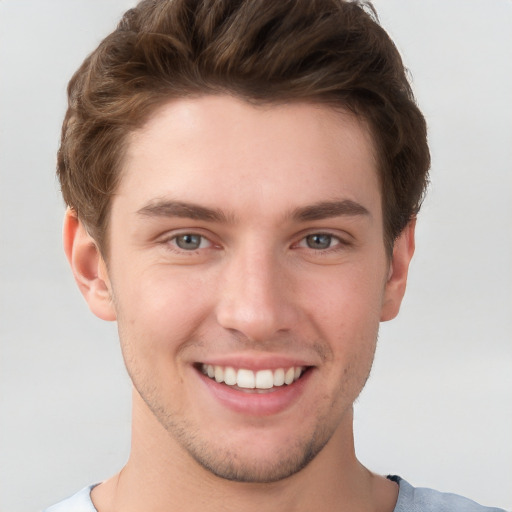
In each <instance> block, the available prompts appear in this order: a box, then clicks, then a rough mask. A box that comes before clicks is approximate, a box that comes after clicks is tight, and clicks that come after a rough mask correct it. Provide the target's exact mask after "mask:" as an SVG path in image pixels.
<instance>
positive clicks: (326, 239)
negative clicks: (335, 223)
mask: <svg viewBox="0 0 512 512" xmlns="http://www.w3.org/2000/svg"><path fill="white" fill-rule="evenodd" d="M307 244H308V247H309V248H311V249H328V248H329V247H330V245H331V235H309V236H308V237H307Z"/></svg>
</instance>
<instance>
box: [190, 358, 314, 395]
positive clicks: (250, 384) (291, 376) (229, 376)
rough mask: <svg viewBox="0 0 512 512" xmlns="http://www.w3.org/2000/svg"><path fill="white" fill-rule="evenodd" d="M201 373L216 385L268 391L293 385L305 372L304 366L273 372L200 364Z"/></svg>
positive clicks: (279, 369) (278, 369)
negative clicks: (221, 384) (222, 384)
mask: <svg viewBox="0 0 512 512" xmlns="http://www.w3.org/2000/svg"><path fill="white" fill-rule="evenodd" d="M200 369H201V372H202V373H203V374H204V375H206V376H207V377H209V378H210V379H212V380H215V381H216V382H218V383H224V384H226V385H227V386H233V387H235V386H236V387H238V388H241V389H256V390H258V389H260V390H268V389H272V388H274V387H281V386H284V385H287V386H288V385H290V384H293V383H294V382H295V381H297V380H298V379H300V377H301V375H302V374H303V373H304V371H305V369H306V368H305V367H304V366H292V367H290V368H277V369H275V370H270V369H269V370H258V371H252V370H248V369H245V368H240V369H238V370H237V369H235V368H233V367H231V366H217V365H211V364H202V365H201V366H200Z"/></svg>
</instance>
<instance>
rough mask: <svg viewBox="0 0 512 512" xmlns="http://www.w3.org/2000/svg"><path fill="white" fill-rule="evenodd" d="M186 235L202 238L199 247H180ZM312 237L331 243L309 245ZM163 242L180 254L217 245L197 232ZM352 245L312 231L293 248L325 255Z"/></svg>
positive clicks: (340, 239)
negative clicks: (324, 245)
mask: <svg viewBox="0 0 512 512" xmlns="http://www.w3.org/2000/svg"><path fill="white" fill-rule="evenodd" d="M185 237H198V238H199V239H200V241H199V247H196V248H193V249H185V248H183V247H180V246H179V245H178V240H179V239H180V238H185ZM312 237H319V238H320V237H328V238H329V244H330V245H329V247H326V248H313V247H309V246H308V245H307V244H308V239H311V238H312ZM205 242H206V244H207V246H206V247H205V246H203V247H201V246H202V245H203V244H204V243H205ZM161 243H162V244H163V245H165V246H166V247H167V248H168V249H169V250H171V251H173V252H175V253H178V254H183V255H185V254H197V253H198V251H200V250H207V249H211V248H212V247H214V245H215V244H214V242H212V241H211V240H210V239H209V238H208V237H206V236H205V235H202V234H200V233H197V232H182V233H177V234H173V235H172V236H170V237H167V238H165V239H163V240H162V242H161ZM350 245H351V244H350V243H349V242H347V241H346V240H344V239H343V238H340V237H339V236H336V235H334V234H332V233H328V232H327V233H326V232H312V233H307V234H305V235H303V236H302V237H301V238H300V240H299V241H298V242H297V243H295V244H293V245H292V248H298V249H306V250H310V251H312V252H313V253H314V254H316V255H324V254H325V255H327V254H332V253H335V252H337V251H340V250H343V249H345V248H347V247H349V246H350Z"/></svg>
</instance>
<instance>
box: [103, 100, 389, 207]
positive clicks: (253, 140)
mask: <svg viewBox="0 0 512 512" xmlns="http://www.w3.org/2000/svg"><path fill="white" fill-rule="evenodd" d="M166 196H169V197H173V198H175V199H179V200H187V201H188V200H190V201H194V202H196V203H201V204H204V205H205V206H209V207H216V208H218V207H222V208H223V209H227V210H231V209H232V210H234V211H236V210H239V211H248V209H251V211H252V212H254V214H257V213H259V214H261V215H264V214H268V215H271V214H274V213H275V214H276V215H277V214H278V212H279V211H281V212H282V211H284V210H285V209H288V210H290V209H293V208H296V207H297V206H301V205H302V204H309V203H312V202H318V201H324V200H329V199H339V198H342V199H350V200H353V201H357V202H359V203H364V204H365V207H366V208H368V209H373V210H376V211H377V210H378V211H380V201H381V199H380V192H379V179H378V174H377V164H376V159H375V151H374V146H373V142H372V138H371V135H370V133H369V130H368V129H367V128H366V126H365V125H364V124H363V123H362V122H361V121H360V120H359V119H358V118H356V117H355V116H354V115H352V114H350V113H348V112H346V111H342V110H339V109H337V110H336V109H334V108H332V107H330V106H326V105H321V104H315V103H297V102H295V103H289V104H278V105H253V104H249V103H248V102H246V101H243V100H240V99H237V98H234V97H231V96H223V95H221V96H203V97H199V98H194V99H179V100H172V101H170V102H168V103H166V104H165V105H163V106H161V107H160V108H158V110H157V111H155V112H154V114H153V115H152V116H151V117H150V118H149V120H148V121H147V123H146V124H145V125H144V126H143V127H142V128H141V129H139V130H137V131H135V132H134V133H132V134H131V135H130V137H129V140H128V145H127V152H126V155H125V159H124V165H123V171H122V175H121V183H120V186H119V189H118V191H117V194H116V197H115V198H114V204H113V206H115V203H116V202H126V201H128V200H130V201H132V202H133V203H134V204H133V205H132V207H133V208H135V207H136V205H137V204H138V205H139V206H141V205H143V203H147V202H148V201H150V200H154V199H159V198H165V197H166Z"/></svg>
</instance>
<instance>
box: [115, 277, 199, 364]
mask: <svg viewBox="0 0 512 512" xmlns="http://www.w3.org/2000/svg"><path fill="white" fill-rule="evenodd" d="M196 274H197V273H196ZM125 275H127V274H125ZM129 275H130V278H129V279H124V280H122V281H120V282H119V286H115V283H114V287H113V289H114V296H115V297H116V298H117V299H116V301H115V303H116V313H117V319H118V326H119V336H120V339H121V344H122V346H123V351H125V352H126V353H127V355H126V356H125V358H126V357H127V356H129V355H130V354H133V355H134V357H133V359H134V360H137V361H149V360H151V361H152V364H153V362H154V360H158V361H157V363H158V364H162V365H163V364H165V362H166V361H167V363H168V362H169V361H168V360H167V359H169V360H170V359H172V357H171V356H172V355H173V354H174V353H175V352H176V351H178V350H179V349H180V347H181V346H182V345H183V344H184V343H185V342H187V341H190V340H193V339H194V337H195V331H196V330H197V329H198V327H199V326H200V324H201V322H202V320H203V319H204V318H205V317H206V315H207V309H208V307H207V304H208V296H209V294H208V293H207V292H206V288H207V286H206V285H207V282H205V279H201V278H199V277H197V275H196V276H194V275H193V273H187V272H171V271H170V269H165V268H153V269H151V268H150V269H148V270H146V271H144V272H141V273H137V272H136V270H133V271H132V272H131V273H130V274H129ZM166 353H167V354H168V355H169V358H166V357H165V354H166ZM135 354H137V355H136V357H135Z"/></svg>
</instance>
